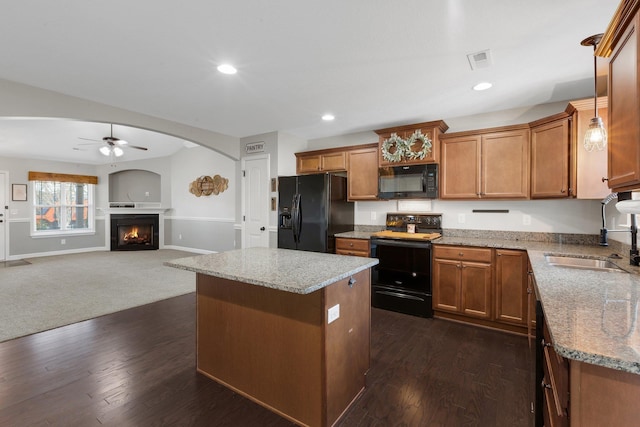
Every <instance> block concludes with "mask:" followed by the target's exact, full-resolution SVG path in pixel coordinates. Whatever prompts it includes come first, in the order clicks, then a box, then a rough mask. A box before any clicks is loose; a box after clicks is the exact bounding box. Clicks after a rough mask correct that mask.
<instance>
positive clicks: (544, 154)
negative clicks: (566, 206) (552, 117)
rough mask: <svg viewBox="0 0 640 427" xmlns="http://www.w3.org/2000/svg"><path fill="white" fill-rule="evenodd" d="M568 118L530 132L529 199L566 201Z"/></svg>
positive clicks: (567, 192) (567, 181) (567, 193)
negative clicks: (564, 198) (559, 199)
mask: <svg viewBox="0 0 640 427" xmlns="http://www.w3.org/2000/svg"><path fill="white" fill-rule="evenodd" d="M569 146H570V141H569V118H568V117H566V118H564V119H561V120H556V121H553V122H551V123H546V124H543V125H540V126H536V127H534V128H532V129H531V198H532V199H550V198H563V197H569Z"/></svg>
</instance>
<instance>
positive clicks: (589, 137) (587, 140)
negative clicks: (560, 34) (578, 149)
mask: <svg viewBox="0 0 640 427" xmlns="http://www.w3.org/2000/svg"><path fill="white" fill-rule="evenodd" d="M600 39H602V34H595V35H593V36H590V37H587V38H586V39H584V40H582V42H580V44H581V45H582V46H593V51H594V55H593V110H594V113H593V115H594V117H593V118H592V119H591V121H590V122H589V129H587V133H585V135H584V141H583V145H584V149H585V150H587V151H593V150H599V151H601V150H604V149H605V148H606V146H607V130H606V129H605V128H604V123H603V122H602V119H601V118H600V116H598V72H597V62H596V61H597V56H596V55H595V50H596V47H597V46H598V43H599V42H600Z"/></svg>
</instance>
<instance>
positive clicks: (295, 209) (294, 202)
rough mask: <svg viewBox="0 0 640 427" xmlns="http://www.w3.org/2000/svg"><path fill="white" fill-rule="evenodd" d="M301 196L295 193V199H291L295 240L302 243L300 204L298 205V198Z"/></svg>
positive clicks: (292, 226)
mask: <svg viewBox="0 0 640 427" xmlns="http://www.w3.org/2000/svg"><path fill="white" fill-rule="evenodd" d="M299 197H300V195H299V194H297V193H296V194H294V195H293V200H292V201H291V228H292V231H293V241H294V242H295V243H300V238H299V237H300V234H299V230H300V228H299V223H298V216H299V210H298V208H299V205H298V198H299Z"/></svg>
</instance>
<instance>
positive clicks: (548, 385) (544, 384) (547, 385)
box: [540, 380, 552, 389]
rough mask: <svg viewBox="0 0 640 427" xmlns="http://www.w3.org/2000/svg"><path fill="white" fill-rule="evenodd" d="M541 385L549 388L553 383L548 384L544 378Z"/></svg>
mask: <svg viewBox="0 0 640 427" xmlns="http://www.w3.org/2000/svg"><path fill="white" fill-rule="evenodd" d="M540 385H541V386H542V388H548V389H551V388H552V387H551V384H547V383H546V382H544V380H542V383H540Z"/></svg>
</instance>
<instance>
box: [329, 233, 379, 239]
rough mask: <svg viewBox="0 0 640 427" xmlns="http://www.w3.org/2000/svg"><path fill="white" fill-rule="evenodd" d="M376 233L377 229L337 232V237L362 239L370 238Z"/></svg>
mask: <svg viewBox="0 0 640 427" xmlns="http://www.w3.org/2000/svg"><path fill="white" fill-rule="evenodd" d="M374 233H376V232H375V231H346V232H344V233H337V234H336V235H335V237H342V238H345V239H362V240H369V239H371V235H372V234H374Z"/></svg>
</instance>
